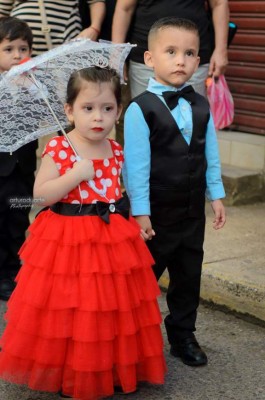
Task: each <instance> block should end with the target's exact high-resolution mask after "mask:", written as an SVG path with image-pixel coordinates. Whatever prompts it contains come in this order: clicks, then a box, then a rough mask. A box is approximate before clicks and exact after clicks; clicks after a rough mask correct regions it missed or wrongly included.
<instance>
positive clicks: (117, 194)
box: [115, 188, 120, 196]
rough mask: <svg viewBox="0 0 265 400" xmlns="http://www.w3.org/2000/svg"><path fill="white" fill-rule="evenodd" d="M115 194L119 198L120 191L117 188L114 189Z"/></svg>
mask: <svg viewBox="0 0 265 400" xmlns="http://www.w3.org/2000/svg"><path fill="white" fill-rule="evenodd" d="M115 194H116V196H119V194H120V190H119V189H118V188H116V189H115Z"/></svg>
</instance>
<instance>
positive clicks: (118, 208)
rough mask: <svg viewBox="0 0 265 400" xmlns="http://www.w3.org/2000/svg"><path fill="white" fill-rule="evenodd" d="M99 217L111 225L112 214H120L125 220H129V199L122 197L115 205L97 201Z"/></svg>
mask: <svg viewBox="0 0 265 400" xmlns="http://www.w3.org/2000/svg"><path fill="white" fill-rule="evenodd" d="M95 206H96V209H97V214H98V216H99V217H100V218H101V219H102V220H103V221H104V222H106V223H107V224H109V222H110V221H109V215H110V214H120V215H122V216H123V217H124V218H126V219H129V200H128V198H127V197H122V198H121V199H120V200H118V201H116V202H115V203H105V202H104V201H97V202H96V204H95Z"/></svg>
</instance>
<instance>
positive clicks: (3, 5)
mask: <svg viewBox="0 0 265 400" xmlns="http://www.w3.org/2000/svg"><path fill="white" fill-rule="evenodd" d="M83 1H86V2H87V3H88V4H91V3H94V2H97V1H102V0H83ZM103 1H104V0H103ZM43 2H44V4H45V11H46V16H47V22H48V25H49V27H50V29H51V31H50V36H51V40H52V44H53V45H54V46H58V45H60V44H62V43H63V42H65V41H67V40H70V39H73V38H74V37H75V36H77V35H78V34H79V33H80V32H81V30H82V26H81V19H80V15H79V0H61V1H59V0H58V1H47V0H43ZM0 14H2V15H10V16H13V17H17V18H20V19H23V20H24V21H26V22H27V23H28V25H29V26H30V28H31V30H32V33H33V37H34V40H33V52H32V53H33V55H34V56H35V55H38V54H41V53H43V52H44V51H46V50H47V44H46V39H45V35H44V34H43V32H42V22H41V17H40V11H39V6H38V0H30V1H27V0H26V1H25V0H24V1H23V0H22V1H19V0H1V1H0Z"/></svg>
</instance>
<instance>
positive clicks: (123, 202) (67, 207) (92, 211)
mask: <svg viewBox="0 0 265 400" xmlns="http://www.w3.org/2000/svg"><path fill="white" fill-rule="evenodd" d="M50 209H51V210H52V211H53V212H55V213H56V214H61V215H66V216H74V217H81V216H84V215H98V216H99V217H100V218H101V219H102V220H103V221H104V222H106V224H109V223H110V220H109V216H110V214H120V215H122V216H123V217H124V218H126V219H129V215H130V213H129V210H130V203H129V200H128V197H127V196H124V197H121V198H120V199H119V200H118V201H116V202H115V203H105V202H104V201H97V202H96V203H95V204H82V205H80V204H69V203H63V202H58V203H55V204H53V205H52V206H50Z"/></svg>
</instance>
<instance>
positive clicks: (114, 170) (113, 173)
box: [111, 167, 118, 176]
mask: <svg viewBox="0 0 265 400" xmlns="http://www.w3.org/2000/svg"><path fill="white" fill-rule="evenodd" d="M111 173H112V175H114V176H116V175H117V173H118V171H117V168H115V167H113V168H112V170H111Z"/></svg>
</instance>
